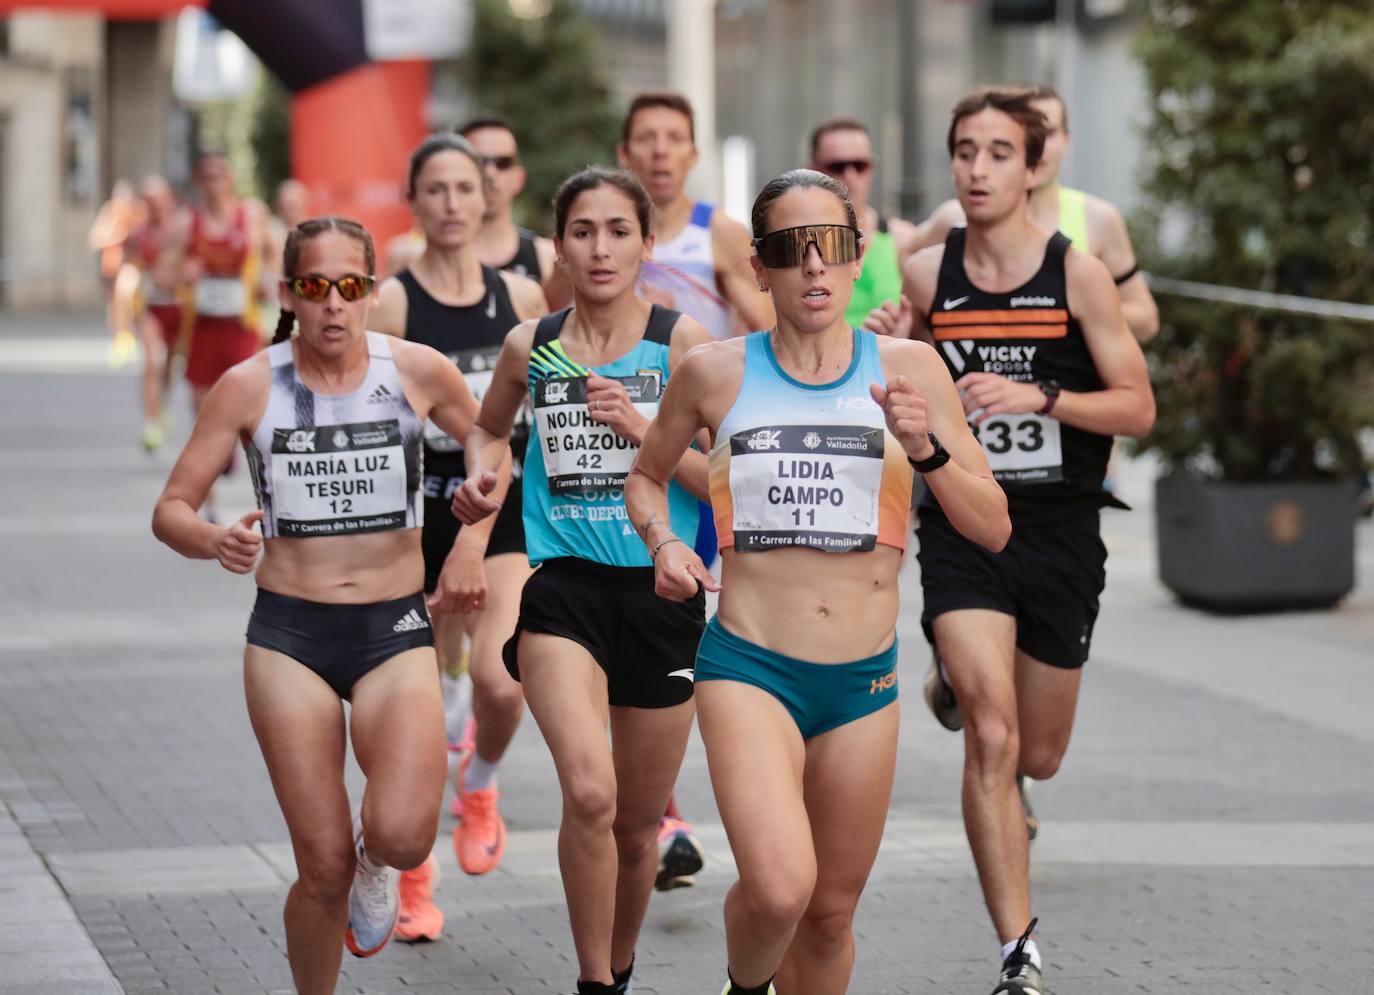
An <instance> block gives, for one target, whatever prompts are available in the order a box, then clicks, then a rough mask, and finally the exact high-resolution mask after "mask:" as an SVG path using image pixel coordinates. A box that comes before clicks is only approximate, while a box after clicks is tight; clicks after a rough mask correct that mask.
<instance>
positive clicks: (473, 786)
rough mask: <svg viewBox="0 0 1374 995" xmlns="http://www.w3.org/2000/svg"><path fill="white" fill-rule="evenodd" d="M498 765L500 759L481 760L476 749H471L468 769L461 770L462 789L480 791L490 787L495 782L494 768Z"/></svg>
mask: <svg viewBox="0 0 1374 995" xmlns="http://www.w3.org/2000/svg"><path fill="white" fill-rule="evenodd" d="M500 765H501V761H499V760H483V759H482V758H481V757H479V756H478V755H477V751H476V750H473V751H472V760H470V761H469V762H468V769H467V770H466V771H464V772H463V790H464V791H482V790H484V789H486V788H490V787H491V786H492V785H493V784H495V783H496V768H497V767H499V766H500Z"/></svg>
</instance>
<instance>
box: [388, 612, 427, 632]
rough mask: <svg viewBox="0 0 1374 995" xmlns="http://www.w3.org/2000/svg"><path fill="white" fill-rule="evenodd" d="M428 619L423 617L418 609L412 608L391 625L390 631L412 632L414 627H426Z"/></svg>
mask: <svg viewBox="0 0 1374 995" xmlns="http://www.w3.org/2000/svg"><path fill="white" fill-rule="evenodd" d="M428 628H429V620H428V619H426V618H424V617H423V616H422V615H421V614H420V613H419V612H418V611H416V610H415V609H414V608H412V609H411V610H410V611H408V612H406V613H405V616H404V617H403V618H402V619H401V620H400V621H399V622H397V623H396V624H395V625H393V626H392V627H391V631H392V632H414V631H415V630H416V629H428Z"/></svg>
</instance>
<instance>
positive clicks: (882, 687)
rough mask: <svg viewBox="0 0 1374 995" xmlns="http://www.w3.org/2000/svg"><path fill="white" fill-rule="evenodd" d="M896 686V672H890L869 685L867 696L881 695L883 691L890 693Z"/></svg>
mask: <svg viewBox="0 0 1374 995" xmlns="http://www.w3.org/2000/svg"><path fill="white" fill-rule="evenodd" d="M896 685H897V671H895V670H890V671H888V672H887V673H886V674H883V676H882V677H879V678H877V679H876V680H874V681H872V682H871V683H870V686H869V689H868V693H869V694H881V693H882V692H884V691H891V690H892V689H893V688H894V687H895V686H896Z"/></svg>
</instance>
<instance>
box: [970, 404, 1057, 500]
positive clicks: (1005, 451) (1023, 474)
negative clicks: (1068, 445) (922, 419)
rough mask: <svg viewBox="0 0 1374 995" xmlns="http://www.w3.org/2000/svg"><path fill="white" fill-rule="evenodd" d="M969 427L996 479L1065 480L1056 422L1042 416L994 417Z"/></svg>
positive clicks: (1021, 480) (1030, 482)
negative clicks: (981, 447)
mask: <svg viewBox="0 0 1374 995" xmlns="http://www.w3.org/2000/svg"><path fill="white" fill-rule="evenodd" d="M969 428H971V429H973V434H974V435H975V436H977V437H978V441H979V442H980V443H982V445H983V452H984V453H985V454H986V455H987V458H988V465H989V466H990V467H992V475H993V476H994V477H996V478H997V479H998V480H1005V481H1011V482H1015V483H1023V484H1039V483H1053V482H1055V481H1059V480H1063V479H1064V450H1063V446H1062V444H1061V443H1060V441H1059V422H1058V420H1056V419H1054V418H1046V417H1045V416H1044V415H993V416H992V417H991V418H989V419H988V420H987V421H985V422H983V424H981V425H977V426H975V425H972V424H970V425H969Z"/></svg>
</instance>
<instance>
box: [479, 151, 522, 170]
mask: <svg viewBox="0 0 1374 995" xmlns="http://www.w3.org/2000/svg"><path fill="white" fill-rule="evenodd" d="M519 161H520V157H519V156H513V155H484V156H482V165H483V166H491V167H493V168H494V169H496V170H497V172H501V173H504V172H505V171H506V170H508V169H513V168H515V165H516V163H518V162H519Z"/></svg>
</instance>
